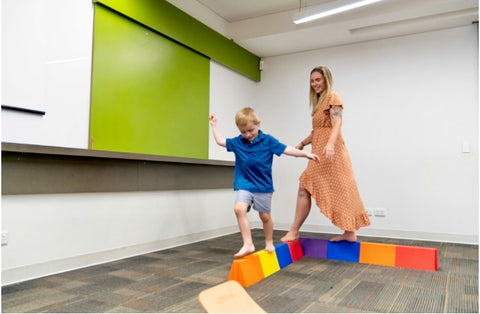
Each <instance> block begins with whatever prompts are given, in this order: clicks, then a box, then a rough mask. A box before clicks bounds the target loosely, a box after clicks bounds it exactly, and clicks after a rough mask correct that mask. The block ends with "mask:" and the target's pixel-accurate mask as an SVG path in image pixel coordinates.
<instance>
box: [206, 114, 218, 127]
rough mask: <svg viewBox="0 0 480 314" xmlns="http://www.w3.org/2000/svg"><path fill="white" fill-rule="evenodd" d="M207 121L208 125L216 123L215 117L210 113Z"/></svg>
mask: <svg viewBox="0 0 480 314" xmlns="http://www.w3.org/2000/svg"><path fill="white" fill-rule="evenodd" d="M208 121H209V122H210V125H215V124H216V123H217V115H216V114H214V113H212V114H211V115H210V117H208Z"/></svg>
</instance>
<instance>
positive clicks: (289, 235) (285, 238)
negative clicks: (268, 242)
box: [280, 230, 300, 242]
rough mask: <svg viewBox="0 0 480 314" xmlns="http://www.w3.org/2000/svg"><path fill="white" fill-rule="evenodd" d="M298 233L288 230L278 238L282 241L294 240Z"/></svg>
mask: <svg viewBox="0 0 480 314" xmlns="http://www.w3.org/2000/svg"><path fill="white" fill-rule="evenodd" d="M299 236H300V235H299V234H298V231H296V232H295V231H291V230H290V231H288V232H287V234H286V235H284V236H283V238H281V239H280V241H282V242H291V241H296V240H297V239H298V237H299Z"/></svg>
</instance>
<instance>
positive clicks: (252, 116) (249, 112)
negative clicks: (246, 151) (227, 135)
mask: <svg viewBox="0 0 480 314" xmlns="http://www.w3.org/2000/svg"><path fill="white" fill-rule="evenodd" d="M259 121H260V120H258V116H257V113H256V112H255V110H253V109H252V108H250V107H245V108H243V109H241V110H239V111H238V112H237V114H236V115H235V123H236V124H237V127H244V126H246V125H247V124H248V123H249V122H252V123H253V124H255V125H258V122H259Z"/></svg>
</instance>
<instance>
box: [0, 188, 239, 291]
mask: <svg viewBox="0 0 480 314" xmlns="http://www.w3.org/2000/svg"><path fill="white" fill-rule="evenodd" d="M233 201H234V194H233V191H232V190H230V189H216V190H197V191H165V192H131V193H78V194H44V195H22V196H13V195H9V196H3V197H2V231H4V232H5V231H8V242H9V243H8V245H6V246H2V284H3V285H5V284H8V283H13V282H18V281H23V280H27V279H30V278H36V277H40V276H45V275H48V274H52V273H58V272H62V271H67V270H71V269H75V268H80V267H85V266H88V265H93V264H98V263H103V262H107V261H111V260H115V259H120V258H124V257H127V256H133V255H138V254H143V253H146V252H152V251H157V250H160V249H164V248H168V247H174V246H177V245H182V244H185V243H191V242H195V241H199V240H203V239H207V238H210V237H216V236H219V235H223V234H228V233H232V232H237V227H236V220H235V215H234V214H233V210H232V208H233ZM225 204H227V205H228V206H224V205H225ZM233 250H234V248H232V254H233V253H234V252H233Z"/></svg>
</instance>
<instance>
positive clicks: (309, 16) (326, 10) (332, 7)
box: [293, 0, 382, 24]
mask: <svg viewBox="0 0 480 314" xmlns="http://www.w3.org/2000/svg"><path fill="white" fill-rule="evenodd" d="M378 1H382V0H362V1H355V2H353V3H352V0H348V1H345V0H339V1H334V2H330V3H327V4H325V5H322V6H319V7H317V8H315V9H308V10H305V11H303V12H299V13H297V14H295V16H294V21H293V23H295V24H300V23H305V22H310V21H313V20H316V19H320V18H322V17H326V16H329V15H333V14H337V13H341V12H345V11H348V10H352V9H356V8H360V7H363V6H366V5H369V4H372V3H375V2H378Z"/></svg>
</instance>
